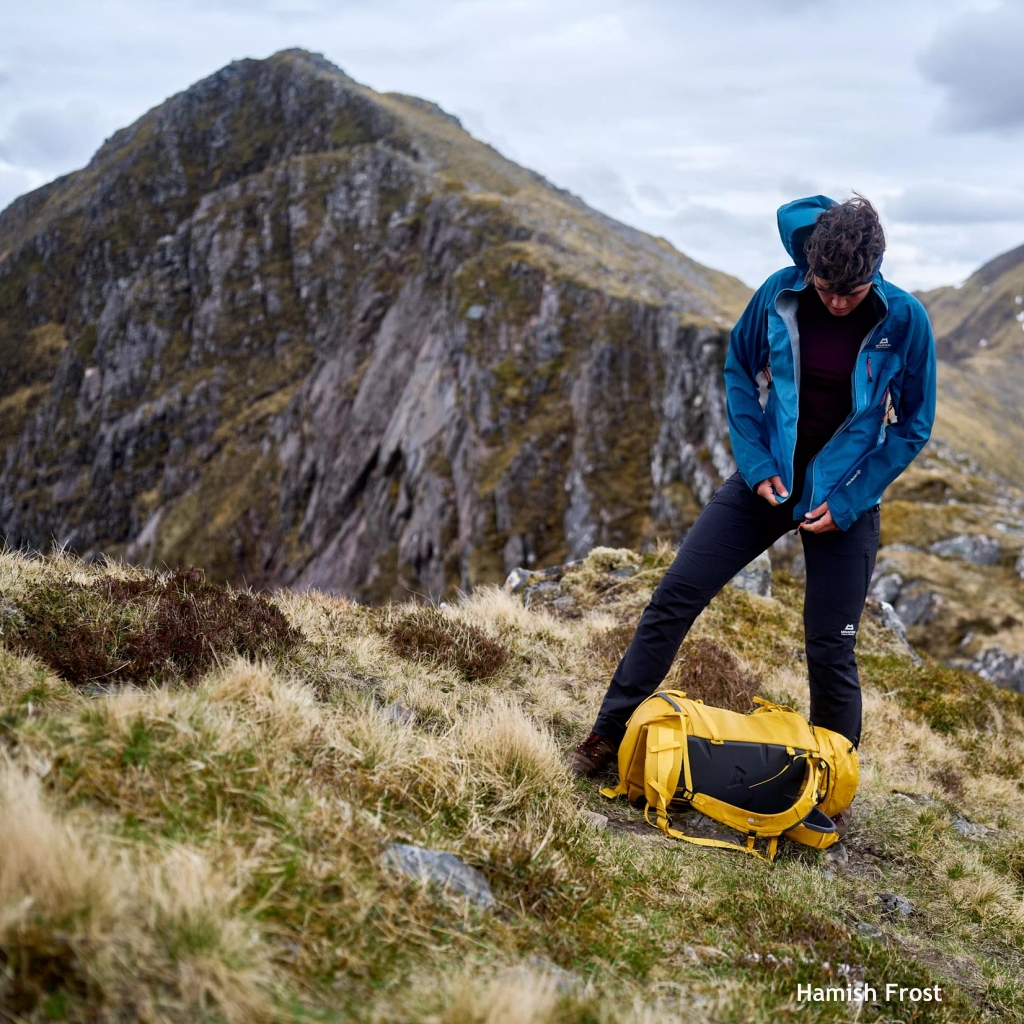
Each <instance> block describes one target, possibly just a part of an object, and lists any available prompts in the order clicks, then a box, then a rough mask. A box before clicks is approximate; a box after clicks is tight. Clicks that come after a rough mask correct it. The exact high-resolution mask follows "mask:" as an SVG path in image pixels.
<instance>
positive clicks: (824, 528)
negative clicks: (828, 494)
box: [797, 501, 839, 533]
mask: <svg viewBox="0 0 1024 1024" xmlns="http://www.w3.org/2000/svg"><path fill="white" fill-rule="evenodd" d="M797 529H798V530H806V531H807V532H808V533H828V531H829V530H838V529H839V527H838V526H836V524H835V522H834V520H833V519H832V513H831V512H829V510H828V502H827V501H826V502H823V503H822V504H821V505H819V506H818V507H817V508H814V509H811V511H810V512H808V513H807V515H806V516H804V521H803V522H802V523H801V524H800V525H799V526H798V527H797Z"/></svg>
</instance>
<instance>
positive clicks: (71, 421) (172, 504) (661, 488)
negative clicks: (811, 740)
mask: <svg viewBox="0 0 1024 1024" xmlns="http://www.w3.org/2000/svg"><path fill="white" fill-rule="evenodd" d="M746 295H747V290H746V289H745V287H744V286H743V285H741V284H740V283H739V282H738V281H736V280H735V279H733V278H729V277H728V276H727V275H724V274H720V273H717V272H715V271H711V270H708V269H706V268H703V267H700V266H699V265H698V264H695V263H693V262H692V261H690V260H688V259H687V258H686V257H684V256H682V255H681V254H679V253H677V252H675V250H673V249H672V248H671V247H670V246H669V245H668V244H667V243H665V242H664V241H663V240H660V239H654V238H650V237H649V236H646V235H643V234H642V233H640V232H638V231H635V230H633V229H630V228H627V227H625V226H624V225H620V224H616V223H615V222H614V221H611V220H610V219H609V218H607V217H604V216H603V215H600V214H597V213H595V212H594V211H592V210H590V209H589V208H587V207H586V206H585V205H584V204H583V203H582V202H581V201H579V200H578V199H576V198H575V197H572V196H571V195H569V194H568V193H565V192H563V191H561V190H558V189H555V188H554V187H552V186H550V185H549V184H548V183H547V182H545V181H544V180H543V179H542V178H540V177H539V176H538V175H536V174H533V173H532V172H529V171H526V170H524V169H523V168H520V167H517V166H516V165H515V164H512V163H511V162H509V161H506V160H504V159H503V158H502V157H501V156H500V155H499V154H497V153H496V152H495V151H494V150H493V149H491V148H490V147H488V146H485V145H483V144H482V143H479V142H477V141H476V140H474V139H472V137H471V136H469V135H468V134H467V133H465V132H464V131H463V130H462V129H461V127H460V126H459V124H458V122H457V121H456V120H455V119H454V118H452V117H450V116H449V115H447V114H445V113H444V112H443V111H440V110H439V108H437V107H435V106H434V105H433V104H429V103H426V102H424V101H421V100H418V99H415V98H411V97H405V96H398V95H393V94H391V95H382V94H377V93H374V92H373V91H372V90H369V89H367V88H365V87H363V86H360V85H358V84H357V83H355V82H354V81H353V80H352V79H350V78H348V77H347V76H345V75H344V74H343V73H342V72H340V71H339V70H338V69H337V68H335V67H334V66H333V65H331V64H329V63H328V62H327V61H325V60H324V59H323V58H321V57H318V56H316V55H311V54H308V53H304V52H302V51H287V52H284V53H281V54H278V55H276V56H274V57H272V58H270V59H268V60H265V61H241V62H238V63H236V64H232V65H230V66H229V67H227V68H225V69H223V70H222V71H220V72H218V73H217V74H215V75H213V76H211V77H210V78H208V79H206V80H204V81H202V82H200V83H198V84H197V85H195V86H193V87H192V88H190V89H188V90H187V91H186V92H184V93H181V94H179V95H178V96H175V97H172V98H171V99H170V100H168V101H167V102H166V103H164V104H163V105H161V106H160V107H158V108H156V109H155V110H153V111H151V112H150V113H149V114H147V115H145V116H144V117H143V118H141V119H140V120H139V121H138V122H136V123H135V124H134V125H132V126H131V127H130V128H127V129H125V130H123V131H120V132H118V133H117V134H115V135H114V136H113V137H112V138H111V139H110V140H108V142H107V143H105V145H104V146H103V147H102V148H101V149H100V150H99V152H98V153H97V154H96V156H95V157H94V159H93V160H92V161H91V162H90V164H89V165H88V167H86V168H85V169H84V170H83V171H80V172H77V173H75V174H72V175H68V176H66V177H64V178H61V179H59V180H57V181H55V182H53V183H51V184H50V185H47V186H45V187H43V188H41V189H39V190H37V191H35V192H33V193H31V194H29V195H27V196H24V197H22V198H21V199H19V200H17V201H16V202H15V203H14V204H13V205H12V206H11V207H10V208H9V209H8V210H6V211H4V213H3V214H0V336H2V337H3V339H4V345H5V348H6V349H7V351H8V353H9V356H10V358H8V359H6V360H5V365H4V367H3V368H2V369H0V451H2V456H0V459H2V462H0V494H2V498H0V533H2V534H3V535H4V536H5V537H6V539H7V542H8V543H9V544H13V545H18V546H30V547H35V548H39V549H46V548H47V547H48V546H49V545H50V544H51V542H57V543H59V544H64V545H68V546H70V547H71V548H73V549H75V550H77V551H79V552H81V553H85V554H88V553H90V552H91V553H100V552H102V553H106V554H112V555H115V556H116V555H123V556H125V557H127V558H129V559H132V560H138V561H141V562H145V563H150V564H160V563H165V562H166V563H168V564H174V563H176V562H179V561H180V562H192V563H197V564H202V565H205V566H206V567H207V568H208V569H209V570H210V571H211V572H212V573H213V575H214V576H215V577H219V578H222V579H231V580H233V581H235V582H242V581H243V580H244V581H245V582H248V583H251V584H257V585H263V584H289V585H296V586H303V585H313V586H317V587H323V588H327V589H331V590H338V591H344V592H346V593H350V594H353V595H356V596H358V597H360V598H362V599H365V600H381V599H385V598H388V597H391V596H398V595H401V594H404V593H407V592H409V591H413V592H419V593H425V594H430V595H435V596H436V595H440V594H443V593H446V592H451V591H452V590H454V589H455V588H459V587H461V588H467V587H471V586H473V585H474V584H477V583H480V582H484V581H493V582H500V580H501V579H503V578H504V575H505V573H506V571H507V570H508V569H510V568H512V567H514V566H515V565H518V564H520V563H526V564H543V563H547V562H554V561H564V560H565V558H566V557H570V556H573V555H577V554H582V553H584V552H585V551H587V550H588V549H589V548H590V547H592V546H593V545H595V544H598V543H609V544H639V543H642V542H643V541H644V540H648V539H650V538H652V537H653V536H654V535H655V534H657V533H659V532H664V533H669V532H674V531H678V530H679V529H680V528H682V527H683V526H684V525H685V523H686V522H687V521H689V519H692V517H693V515H694V514H695V512H696V510H697V509H698V508H699V506H700V504H701V503H702V502H703V501H704V500H706V499H707V497H708V496H709V495H710V493H711V491H712V490H713V488H714V486H715V485H716V483H717V482H718V481H719V480H720V479H721V477H722V475H723V474H725V473H727V472H729V471H730V468H731V457H730V453H729V449H728V441H727V430H726V424H725V417H724V407H723V402H722V394H721V386H720V384H719V382H718V373H717V369H718V367H719V366H720V365H721V360H722V357H723V353H724V345H725V343H726V334H725V331H724V328H725V326H727V325H728V323H729V322H730V321H731V319H732V318H733V317H734V316H735V315H736V313H737V312H738V310H739V309H740V308H741V307H742V304H743V302H744V301H745V298H746ZM639 409H643V410H645V414H643V415H640V416H638V415H637V410H639Z"/></svg>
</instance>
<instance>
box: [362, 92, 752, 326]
mask: <svg viewBox="0 0 1024 1024" xmlns="http://www.w3.org/2000/svg"><path fill="white" fill-rule="evenodd" d="M365 92H366V94H367V95H368V96H369V97H372V99H373V100H374V101H375V102H377V103H380V104H382V105H383V106H384V107H385V108H386V109H387V110H388V111H389V112H390V113H392V114H394V115H395V116H396V117H397V118H398V119H399V121H400V122H401V124H402V125H403V127H404V128H405V130H406V131H408V132H409V134H410V135H411V137H412V138H413V139H414V140H415V141H416V144H417V147H418V148H419V149H420V150H421V151H422V152H424V153H425V154H426V155H427V156H428V158H429V160H430V162H431V163H432V164H433V169H434V170H435V172H436V173H437V174H439V175H440V178H441V180H442V182H443V183H444V184H445V185H447V186H448V187H450V188H455V189H458V190H460V191H462V190H465V192H466V199H467V201H469V202H472V203H476V204H481V205H483V206H485V207H488V208H490V207H493V206H495V205H496V206H498V207H500V209H501V211H502V213H503V214H504V215H505V216H506V217H507V218H508V220H509V221H511V222H512V223H519V224H522V225H523V226H525V227H527V228H528V229H529V230H530V231H531V233H536V234H535V235H534V239H535V241H534V245H533V250H534V251H532V252H531V249H530V247H519V248H517V255H519V256H521V257H523V258H525V259H526V261H527V262H532V263H534V264H535V265H538V266H540V267H541V268H542V269H544V270H547V271H549V272H551V273H553V274H555V276H565V277H567V278H569V279H570V280H574V281H578V282H580V283H581V284H585V285H588V286H591V287H595V288H599V289H601V290H602V291H605V292H607V293H608V294H609V295H613V296H616V297H621V298H634V299H640V300H641V301H644V302H650V303H654V304H659V303H661V302H665V301H667V300H672V301H674V302H675V303H676V304H677V305H679V306H680V307H681V308H683V307H685V308H689V309H690V310H691V311H692V312H694V313H698V314H702V315H703V316H705V317H708V318H717V319H718V322H719V323H725V322H731V321H733V320H735V319H736V318H737V317H738V316H739V315H740V313H741V312H742V311H743V308H744V306H745V305H746V303H747V301H748V300H749V298H750V289H749V288H748V287H747V286H746V285H745V284H743V282H742V281H740V280H738V279H737V278H735V277H733V276H732V275H730V274H726V273H723V272H722V271H719V270H712V269H710V268H708V267H705V266H703V265H701V264H700V263H697V262H696V261H695V260H692V259H690V258H689V257H688V256H685V255H683V254H682V253H680V252H678V251H677V250H676V249H675V248H673V246H672V245H671V244H670V243H669V242H667V241H666V240H665V239H664V238H655V237H653V236H651V235H647V234H645V233H644V232H642V231H638V230H637V229H635V228H631V227H628V226H626V225H624V224H621V223H619V222H617V221H615V220H613V219H612V218H610V217H606V216H605V215H604V214H601V213H598V212H597V211H595V210H593V209H591V208H590V207H588V206H587V205H586V204H585V203H583V202H582V201H581V200H579V199H578V198H576V197H575V196H572V195H571V194H569V193H567V192H564V191H563V190H561V189H558V188H556V187H553V186H552V185H551V184H550V183H549V182H547V181H545V180H544V179H543V178H541V177H540V176H539V175H537V174H535V173H534V172H533V171H530V170H527V169H526V168H524V167H520V166H519V165H518V164H515V163H513V162H512V161H511V160H507V159H506V158H505V157H503V156H501V154H500V153H498V152H497V150H495V149H493V148H492V147H491V146H488V145H486V144H485V143H482V142H479V141H477V140H476V139H474V138H473V137H472V136H471V135H470V134H469V133H468V132H466V131H465V130H464V129H463V128H461V127H459V126H458V125H457V124H456V123H455V122H454V120H453V119H451V118H450V117H448V116H447V115H445V114H443V113H442V112H440V110H439V109H437V108H434V107H433V105H432V104H426V103H424V102H423V101H422V100H417V99H416V98H415V97H408V96H402V95H401V94H397V93H384V94H379V93H374V92H372V91H371V90H365Z"/></svg>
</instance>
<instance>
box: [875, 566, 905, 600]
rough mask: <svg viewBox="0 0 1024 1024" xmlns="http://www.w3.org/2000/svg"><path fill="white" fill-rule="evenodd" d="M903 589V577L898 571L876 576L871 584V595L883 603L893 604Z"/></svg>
mask: <svg viewBox="0 0 1024 1024" xmlns="http://www.w3.org/2000/svg"><path fill="white" fill-rule="evenodd" d="M902 589H903V577H902V576H901V575H900V574H899V573H898V572H890V573H886V574H885V575H884V576H879V577H877V578H876V579H875V580H874V582H873V583H872V584H871V596H872V597H873V598H875V599H876V600H878V601H882V602H883V603H884V604H889V605H895V604H896V601H897V599H898V598H899V596H900V590H902Z"/></svg>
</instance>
